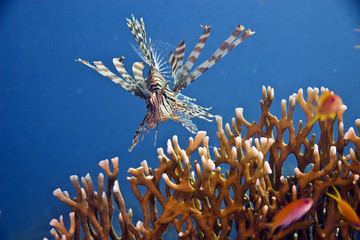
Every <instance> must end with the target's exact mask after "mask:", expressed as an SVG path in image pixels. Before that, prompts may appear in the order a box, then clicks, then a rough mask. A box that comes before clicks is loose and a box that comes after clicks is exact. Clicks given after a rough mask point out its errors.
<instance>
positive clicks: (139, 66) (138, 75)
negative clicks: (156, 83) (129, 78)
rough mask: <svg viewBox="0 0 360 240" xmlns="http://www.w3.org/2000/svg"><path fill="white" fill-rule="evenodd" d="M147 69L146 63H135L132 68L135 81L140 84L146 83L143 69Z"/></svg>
mask: <svg viewBox="0 0 360 240" xmlns="http://www.w3.org/2000/svg"><path fill="white" fill-rule="evenodd" d="M144 67H145V63H144V62H135V63H134V64H133V66H132V71H133V73H134V77H135V80H136V81H137V82H138V83H145V81H144V76H143V71H142V70H143V69H144Z"/></svg>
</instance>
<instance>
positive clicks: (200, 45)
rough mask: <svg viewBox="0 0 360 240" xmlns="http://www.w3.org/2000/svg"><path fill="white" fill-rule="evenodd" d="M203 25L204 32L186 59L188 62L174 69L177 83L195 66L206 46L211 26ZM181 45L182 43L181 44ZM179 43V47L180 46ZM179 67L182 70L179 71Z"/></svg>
mask: <svg viewBox="0 0 360 240" xmlns="http://www.w3.org/2000/svg"><path fill="white" fill-rule="evenodd" d="M201 27H203V28H204V32H203V33H202V34H201V36H200V38H199V40H198V42H197V44H196V46H195V47H194V49H193V50H192V52H191V53H190V55H189V57H188V58H187V60H186V63H185V65H184V66H176V68H175V69H173V71H174V72H175V74H174V75H175V77H174V79H175V84H176V82H177V81H178V80H179V79H183V78H184V76H187V75H188V73H189V71H190V70H191V68H192V67H193V66H194V64H195V62H196V60H197V59H198V57H199V55H200V53H201V51H202V49H203V48H204V46H205V43H206V40H207V39H208V37H209V35H210V30H211V27H208V26H202V25H201ZM179 45H180V44H179ZM179 45H178V47H179ZM183 52H185V43H184V49H183ZM175 55H176V52H175ZM179 69H181V71H178V70H179Z"/></svg>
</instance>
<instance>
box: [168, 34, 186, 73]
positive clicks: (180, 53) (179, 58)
mask: <svg viewBox="0 0 360 240" xmlns="http://www.w3.org/2000/svg"><path fill="white" fill-rule="evenodd" d="M184 54H185V41H184V40H182V41H181V42H180V43H179V44H178V45H177V46H176V49H175V55H174V54H173V53H172V52H171V53H170V56H171V57H172V59H170V63H171V68H172V76H173V78H174V79H177V76H178V75H179V70H180V69H181V68H182V65H183V61H184ZM172 61H173V63H172Z"/></svg>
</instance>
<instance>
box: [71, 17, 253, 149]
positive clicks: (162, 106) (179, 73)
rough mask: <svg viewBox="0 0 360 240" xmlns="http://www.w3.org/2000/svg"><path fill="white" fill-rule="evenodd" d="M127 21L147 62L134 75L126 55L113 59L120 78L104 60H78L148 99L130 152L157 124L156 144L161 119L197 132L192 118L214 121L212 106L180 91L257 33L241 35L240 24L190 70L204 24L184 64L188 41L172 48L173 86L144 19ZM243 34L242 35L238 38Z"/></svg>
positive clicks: (135, 67)
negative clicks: (126, 65)
mask: <svg viewBox="0 0 360 240" xmlns="http://www.w3.org/2000/svg"><path fill="white" fill-rule="evenodd" d="M126 20H127V26H128V27H129V29H130V31H131V33H132V35H133V36H134V38H135V40H136V42H137V43H138V45H139V49H135V50H136V52H137V53H138V54H139V56H140V57H141V59H142V60H143V61H144V62H135V63H134V64H133V66H132V70H133V74H134V78H135V79H134V78H132V77H131V76H130V75H129V73H128V72H127V71H126V70H125V67H124V64H123V59H124V57H120V58H114V59H113V64H114V65H115V68H116V70H117V71H118V72H119V73H120V75H121V76H122V78H121V77H119V76H117V75H115V74H114V73H112V72H111V71H110V70H109V69H108V68H107V67H105V66H104V64H103V63H102V62H101V61H94V64H95V66H94V65H91V64H90V63H89V62H88V61H85V60H82V59H77V61H80V62H82V63H83V64H85V65H86V66H88V67H90V68H92V69H94V70H95V71H97V72H98V73H100V74H101V75H103V76H105V77H107V78H109V79H110V80H111V81H113V82H115V83H117V84H119V85H120V86H121V87H123V88H124V89H125V90H127V91H129V92H130V93H132V94H134V95H135V96H137V97H139V98H142V99H143V100H145V102H146V108H147V113H146V115H145V118H144V119H143V121H142V122H141V124H140V126H139V127H138V129H137V130H136V132H135V136H134V138H133V141H132V144H131V147H130V149H129V151H132V149H133V148H134V147H135V146H136V144H137V143H138V141H139V137H140V135H141V133H142V138H141V140H140V142H141V141H142V140H143V138H144V135H145V132H147V133H148V132H149V131H150V129H151V128H154V127H155V125H156V132H155V143H156V136H157V130H158V124H159V122H165V121H167V120H169V119H172V120H174V121H177V122H180V123H181V124H182V125H183V126H184V127H185V128H186V129H187V130H189V131H190V132H191V133H193V134H195V133H196V132H197V127H196V125H195V124H194V123H193V122H192V121H191V118H194V117H198V118H202V119H204V120H206V121H212V120H211V119H209V118H213V117H215V116H214V115H212V114H210V113H208V112H207V110H210V108H204V107H201V106H199V105H197V104H195V103H194V101H195V99H193V98H189V97H187V96H185V95H183V94H181V93H180V92H181V90H183V89H184V88H185V87H186V86H188V85H189V84H190V83H192V82H193V81H194V80H195V79H197V78H198V77H199V76H200V75H201V74H202V73H204V72H205V71H206V70H208V69H209V68H210V67H211V66H213V65H214V64H215V63H216V62H217V61H219V60H220V59H221V58H222V57H224V56H225V55H226V54H227V53H228V52H230V51H231V50H232V49H233V48H234V47H236V46H237V45H238V44H239V43H241V42H242V41H243V40H244V39H246V38H247V37H249V36H251V35H252V34H254V33H255V32H252V31H251V30H250V29H248V30H247V31H245V32H244V33H243V35H242V36H240V34H241V33H242V32H243V30H244V27H243V26H241V25H238V27H237V28H236V29H235V31H234V32H233V33H232V34H231V35H230V37H229V38H228V39H226V40H225V41H224V42H223V43H222V44H221V45H220V47H219V48H218V49H217V50H216V51H215V52H214V54H213V55H211V57H210V58H209V59H208V60H206V61H205V62H203V63H202V64H200V65H199V66H198V67H197V68H196V69H195V70H193V71H192V72H191V73H189V72H190V70H191V68H192V67H193V65H194V64H195V61H196V59H197V58H198V57H199V55H200V52H201V51H202V49H203V47H204V45H205V42H206V40H207V39H208V37H209V34H210V30H211V27H208V26H201V27H203V28H204V32H203V34H202V35H201V36H200V38H199V41H198V43H197V44H196V46H195V48H194V49H193V51H192V52H191V54H190V56H189V57H188V59H187V61H186V62H185V64H183V60H184V52H185V41H184V40H182V41H181V42H180V43H179V44H178V45H177V47H176V50H175V53H173V52H171V51H170V59H169V62H170V65H171V76H172V78H173V79H174V86H173V88H172V89H170V86H169V82H170V81H169V80H168V79H166V77H165V76H166V74H165V71H164V69H165V68H164V64H165V62H163V61H162V58H161V56H160V55H159V54H158V52H156V49H154V47H153V45H152V44H151V39H150V38H149V39H147V36H146V31H145V24H144V21H143V19H142V18H140V22H139V21H138V20H137V19H135V17H134V16H132V20H130V19H126ZM239 36H240V37H239ZM145 64H147V65H149V68H150V70H149V72H148V75H147V77H146V79H144V77H143V69H144V67H145Z"/></svg>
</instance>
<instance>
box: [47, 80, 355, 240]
mask: <svg viewBox="0 0 360 240" xmlns="http://www.w3.org/2000/svg"><path fill="white" fill-rule="evenodd" d="M325 90H326V89H321V91H322V92H324V91H325ZM307 95H308V97H307V100H306V101H305V99H304V97H303V91H302V89H300V90H299V91H298V93H297V94H293V95H292V96H290V98H289V111H287V104H286V101H285V100H282V102H281V108H282V116H281V118H280V119H278V118H277V117H275V116H273V115H272V114H271V113H270V111H269V108H270V105H271V103H272V101H273V98H274V90H273V89H271V88H270V87H268V88H267V89H266V88H265V87H263V100H262V101H260V106H261V117H260V120H259V122H252V123H250V122H248V121H247V120H245V118H244V116H243V109H241V108H238V109H236V110H235V113H236V118H233V119H232V121H231V125H230V124H226V125H225V128H223V124H222V119H221V117H218V118H217V119H216V121H217V128H218V132H217V138H218V141H219V144H220V147H219V148H216V147H215V148H214V153H213V158H212V156H211V154H210V151H209V137H207V136H206V132H203V131H200V132H198V134H197V135H196V137H195V138H194V139H193V138H190V140H189V144H188V147H187V148H186V149H182V148H181V147H180V145H179V143H178V139H177V137H176V136H174V137H173V138H172V140H168V143H167V151H166V152H167V154H166V153H164V150H163V149H162V148H159V149H158V150H157V151H158V160H159V162H160V166H159V167H158V168H156V169H152V168H150V167H149V166H148V165H147V162H146V161H143V162H142V164H141V166H140V167H139V168H136V169H134V168H130V169H129V170H128V173H129V174H131V175H132V177H129V178H128V181H129V182H130V184H131V188H132V191H133V193H134V195H135V196H136V198H137V199H138V201H139V203H140V205H141V208H142V212H143V219H142V221H138V222H137V223H136V224H135V225H134V222H135V221H134V220H133V219H132V215H133V214H132V210H131V209H129V210H127V209H126V206H125V202H124V199H123V197H122V195H121V192H120V189H119V184H118V182H117V177H118V170H119V168H118V158H113V159H112V160H111V163H112V169H113V170H112V171H111V170H110V164H109V161H108V160H104V161H101V162H100V163H99V165H100V167H101V168H102V169H103V170H104V171H105V173H106V175H107V187H106V190H105V187H104V184H105V180H104V175H103V174H102V173H100V174H99V176H98V191H95V190H94V184H93V180H92V179H91V177H90V175H89V174H88V175H86V176H85V177H84V178H81V185H82V187H81V185H80V183H79V179H78V177H77V176H71V177H70V179H71V181H72V183H73V185H74V188H75V189H76V193H77V194H76V197H74V198H73V200H72V199H71V198H70V196H69V194H68V193H67V192H66V191H64V192H62V191H61V190H60V189H56V190H55V191H54V195H55V196H56V197H57V198H59V199H60V200H61V201H63V202H65V203H66V204H67V205H68V206H69V207H70V209H71V211H72V213H70V221H71V226H70V228H69V230H67V229H66V227H65V225H64V222H63V217H62V216H61V217H60V221H58V220H55V219H53V220H52V221H51V222H50V225H52V226H53V227H54V229H52V231H51V233H52V235H53V236H54V237H55V239H80V234H82V235H83V236H84V239H109V238H110V239H162V238H163V235H164V233H165V232H166V231H167V229H168V228H169V227H170V226H173V227H174V228H175V230H176V232H177V235H178V239H229V238H230V235H231V236H236V239H266V238H270V237H271V238H272V239H338V238H341V239H351V238H352V239H354V238H355V234H356V230H355V229H354V228H353V227H352V225H351V224H350V223H348V222H347V221H346V220H345V219H344V218H343V216H342V214H341V213H340V212H339V210H338V209H337V208H336V202H335V201H334V200H333V199H332V198H331V197H329V196H327V195H326V194H325V192H327V191H330V189H331V188H329V187H330V186H337V187H338V189H339V190H340V194H341V197H342V199H343V200H344V201H347V202H348V203H349V204H350V205H351V206H352V207H353V209H355V211H356V210H358V209H359V199H360V189H359V183H358V180H359V174H360V163H359V154H360V138H359V137H358V136H356V133H355V131H354V129H353V128H350V129H349V130H348V132H347V133H345V135H344V132H343V129H344V126H343V123H342V118H343V113H344V111H345V110H346V107H345V106H344V105H342V106H341V108H340V110H339V111H338V112H337V119H338V120H337V126H336V127H335V128H334V124H335V122H336V119H331V118H330V119H327V120H325V121H319V126H320V130H321V133H320V138H319V140H318V141H317V143H315V134H312V135H310V134H311V130H312V127H313V126H307V125H306V124H303V122H302V121H299V124H298V127H297V129H295V127H294V123H293V121H292V116H293V113H294V110H295V105H296V103H297V104H298V105H299V106H300V108H301V109H302V110H303V112H304V113H305V115H306V122H309V121H311V120H312V118H313V117H314V116H313V112H312V109H311V108H310V107H309V104H311V105H313V104H314V102H315V103H316V104H319V96H318V95H319V90H318V89H316V88H315V89H311V88H309V89H308V91H307ZM356 126H357V130H358V131H360V119H358V120H356ZM243 128H244V129H243ZM334 129H336V131H337V134H336V135H337V138H336V139H335V137H334V131H335V130H334ZM285 131H288V139H287V137H284V132H285ZM243 132H245V135H244V136H242V133H243ZM285 141H286V142H285ZM350 142H352V144H353V145H354V148H355V149H352V148H350V150H349V151H350V153H349V154H347V155H345V154H344V151H345V146H346V145H348V144H349V143H350ZM346 149H348V148H346ZM196 151H197V152H198V154H199V155H198V158H199V159H200V160H199V161H197V160H194V161H193V160H192V158H196V154H195V153H194V152H196ZM193 153H194V154H193ZM290 154H293V155H294V156H295V158H296V160H297V165H298V166H297V167H296V168H295V169H294V172H295V175H293V176H290V177H284V176H283V173H282V171H283V167H284V164H286V160H287V159H288V158H289V155H290ZM164 183H165V184H164ZM139 186H144V187H145V188H146V192H145V194H141V193H140V191H139ZM300 198H311V199H312V200H313V205H312V207H311V209H310V210H309V211H308V212H307V213H306V214H305V216H304V217H302V218H301V219H299V220H298V221H294V222H292V223H291V224H290V225H289V226H288V227H286V228H280V229H277V230H276V231H275V233H274V234H273V235H272V236H270V235H269V234H270V231H269V229H268V223H270V222H271V221H272V219H273V217H274V216H275V214H276V213H277V212H278V210H279V209H281V208H283V207H284V206H286V205H287V204H288V203H290V202H292V201H294V200H296V199H300ZM114 203H115V204H116V207H118V209H119V211H120V214H119V217H118V219H119V224H120V228H121V236H120V235H118V234H119V233H116V232H115V230H114V225H113V224H115V221H114V219H112V217H113V213H114V207H115V206H114ZM81 232H82V233H81Z"/></svg>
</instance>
